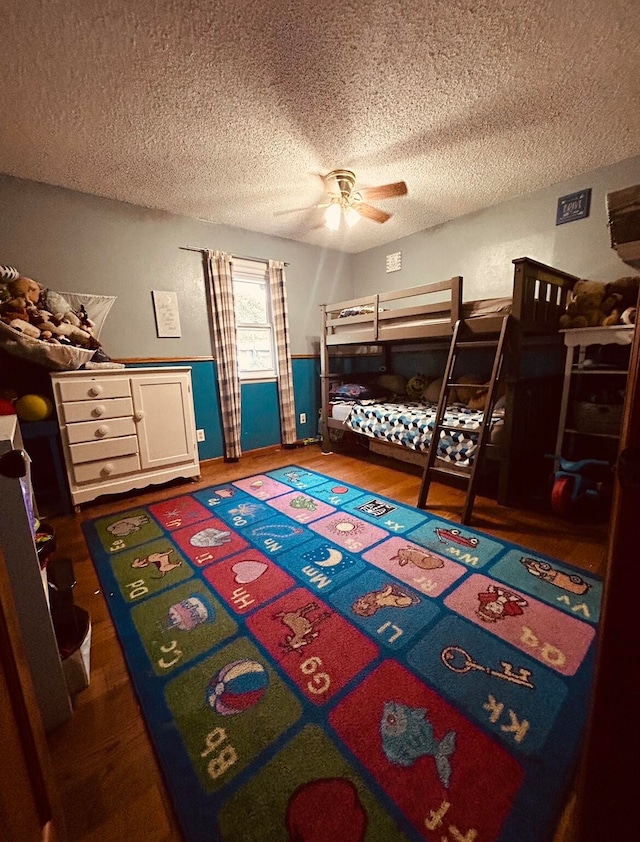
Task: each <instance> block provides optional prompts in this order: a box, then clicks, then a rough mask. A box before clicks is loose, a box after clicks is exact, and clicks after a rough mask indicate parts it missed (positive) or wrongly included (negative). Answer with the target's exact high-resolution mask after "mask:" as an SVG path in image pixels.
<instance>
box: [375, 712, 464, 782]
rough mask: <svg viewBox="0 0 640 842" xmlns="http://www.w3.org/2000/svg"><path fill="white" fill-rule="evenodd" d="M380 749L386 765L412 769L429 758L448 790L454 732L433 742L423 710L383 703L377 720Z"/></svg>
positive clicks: (431, 730)
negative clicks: (386, 761)
mask: <svg viewBox="0 0 640 842" xmlns="http://www.w3.org/2000/svg"><path fill="white" fill-rule="evenodd" d="M380 734H381V736H382V750H383V751H384V753H385V754H386V756H387V759H388V760H389V762H390V763H395V764H396V765H397V766H412V765H413V764H414V763H415V761H416V760H417V759H418V758H419V757H424V756H425V755H426V756H429V757H433V759H434V760H435V762H436V767H437V769H438V777H439V778H440V782H441V783H442V785H443V786H444V787H445V788H447V789H448V788H449V780H450V778H451V762H450V760H449V758H450V757H451V755H452V754H453V753H454V751H455V748H456V733H455V731H449V732H448V733H447V734H445V736H444V737H443V738H442V739H441V740H436V738H435V735H434V733H433V725H432V724H431V722H430V721H429V718H428V716H427V710H426V708H410V707H407V705H403V704H402V703H400V702H386V703H385V706H384V709H383V711H382V719H381V721H380Z"/></svg>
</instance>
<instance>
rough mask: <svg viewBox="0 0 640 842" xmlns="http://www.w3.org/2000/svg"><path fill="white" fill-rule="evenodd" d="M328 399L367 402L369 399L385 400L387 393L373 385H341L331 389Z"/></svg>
mask: <svg viewBox="0 0 640 842" xmlns="http://www.w3.org/2000/svg"><path fill="white" fill-rule="evenodd" d="M329 397H331V398H343V399H344V400H352V401H357V400H368V399H369V398H383V397H384V398H386V397H389V392H388V390H387V389H381V388H380V387H379V386H376V385H375V384H366V383H343V384H342V385H340V386H337V387H336V388H335V389H332V390H331V392H330V394H329Z"/></svg>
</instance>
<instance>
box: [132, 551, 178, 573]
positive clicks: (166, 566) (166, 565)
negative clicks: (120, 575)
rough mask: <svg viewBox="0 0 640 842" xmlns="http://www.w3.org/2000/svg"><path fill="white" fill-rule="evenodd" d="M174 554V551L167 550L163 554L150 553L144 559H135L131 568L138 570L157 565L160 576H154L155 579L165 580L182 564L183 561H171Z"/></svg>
mask: <svg viewBox="0 0 640 842" xmlns="http://www.w3.org/2000/svg"><path fill="white" fill-rule="evenodd" d="M172 552H173V550H165V551H164V552H162V553H149V555H146V556H144V557H142V558H134V560H133V561H132V562H131V566H132V567H134V568H136V569H137V568H139V567H148V566H149V565H150V564H155V566H156V567H157V568H158V572H159V573H160V575H159V576H154V577H153V578H154V579H163V578H164V577H165V576H166V575H167V573H170V572H171V571H172V570H175V569H176V567H180V566H181V564H182V559H178V561H169V556H170V555H171V553H172Z"/></svg>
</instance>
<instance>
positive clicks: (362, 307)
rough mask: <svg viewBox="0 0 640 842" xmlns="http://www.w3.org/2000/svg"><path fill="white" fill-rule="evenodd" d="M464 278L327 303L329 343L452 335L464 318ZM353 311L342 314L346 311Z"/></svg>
mask: <svg viewBox="0 0 640 842" xmlns="http://www.w3.org/2000/svg"><path fill="white" fill-rule="evenodd" d="M407 299H410V301H409V302H408V304H409V306H408V304H407ZM461 301H462V278H461V277H460V276H456V277H453V278H449V280H446V281H436V282H435V283H430V284H423V285H421V286H417V287H408V288H407V289H400V290H393V291H392V292H382V293H376V294H374V295H367V296H364V297H362V298H353V299H351V300H349V301H338V302H336V303H335V304H323V305H322V315H323V327H324V331H323V333H324V340H325V343H326V344H327V345H344V344H351V343H362V344H367V343H369V344H374V343H376V342H386V341H389V340H397V341H399V340H402V339H424V338H427V337H436V336H445V337H450V336H451V332H452V329H453V325H454V324H455V323H456V322H457V321H458V319H459V318H460V312H461ZM345 311H346V312H347V313H349V311H351V312H352V314H349V315H340V314H341V313H344V312H345Z"/></svg>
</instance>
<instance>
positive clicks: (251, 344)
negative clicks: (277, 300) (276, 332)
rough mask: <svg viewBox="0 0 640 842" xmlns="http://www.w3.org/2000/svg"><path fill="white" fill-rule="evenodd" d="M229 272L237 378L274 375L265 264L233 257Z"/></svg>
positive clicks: (269, 305)
mask: <svg viewBox="0 0 640 842" xmlns="http://www.w3.org/2000/svg"><path fill="white" fill-rule="evenodd" d="M232 273H233V297H234V301H235V313H236V333H237V342H238V369H239V374H240V379H241V380H263V379H266V378H275V377H276V355H275V349H274V344H273V323H272V319H271V303H270V296H269V279H268V276H267V268H266V266H265V264H264V263H259V262H257V261H253V260H234V261H233V267H232Z"/></svg>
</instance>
